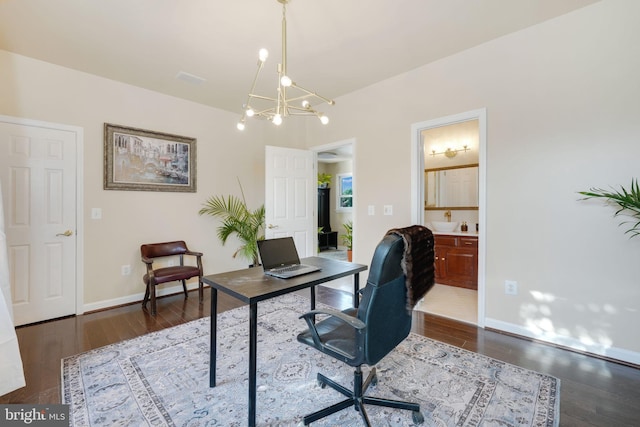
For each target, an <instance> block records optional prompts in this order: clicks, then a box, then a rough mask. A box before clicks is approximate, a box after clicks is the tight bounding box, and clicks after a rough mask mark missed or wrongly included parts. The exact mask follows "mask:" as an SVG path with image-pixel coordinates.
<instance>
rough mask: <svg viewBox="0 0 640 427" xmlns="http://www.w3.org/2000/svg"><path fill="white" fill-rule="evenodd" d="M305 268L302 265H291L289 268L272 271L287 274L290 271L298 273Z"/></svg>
mask: <svg viewBox="0 0 640 427" xmlns="http://www.w3.org/2000/svg"><path fill="white" fill-rule="evenodd" d="M301 268H304V267H303V266H302V265H290V266H288V267H281V268H274V269H273V270H272V271H274V272H276V273H286V272H288V271H296V270H300V269H301Z"/></svg>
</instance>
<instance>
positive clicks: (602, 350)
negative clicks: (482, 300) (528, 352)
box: [485, 318, 640, 368]
mask: <svg viewBox="0 0 640 427" xmlns="http://www.w3.org/2000/svg"><path fill="white" fill-rule="evenodd" d="M485 329H491V330H494V331H496V332H501V333H506V334H509V335H515V336H518V337H521V338H526V339H529V340H531V341H538V342H541V343H545V344H551V345H553V346H555V347H559V348H563V349H565V350H569V351H573V352H576V353H580V354H584V355H586V356H591V357H597V358H599V359H603V360H607V361H610V362H614V363H621V364H623V365H627V366H631V367H633V368H640V353H638V352H634V351H630V350H626V349H623V348H617V347H604V346H597V345H589V344H585V343H583V342H580V341H579V340H577V339H575V338H572V337H566V336H560V335H557V334H551V333H548V334H544V335H539V334H534V333H532V332H531V331H530V330H528V329H526V328H523V327H522V326H519V325H515V324H513V323H508V322H503V321H501V320H496V319H490V318H487V319H485Z"/></svg>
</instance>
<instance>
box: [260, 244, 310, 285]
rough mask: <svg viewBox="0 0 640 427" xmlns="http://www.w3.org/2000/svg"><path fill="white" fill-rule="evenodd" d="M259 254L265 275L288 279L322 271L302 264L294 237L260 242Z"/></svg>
mask: <svg viewBox="0 0 640 427" xmlns="http://www.w3.org/2000/svg"><path fill="white" fill-rule="evenodd" d="M258 252H259V253H260V260H261V261H262V268H263V269H264V273H265V274H268V275H269V276H275V277H280V278H282V279H288V278H290V277H296V276H300V275H302V274H307V273H312V272H314V271H318V270H320V267H316V266H313V265H305V264H300V258H299V257H298V251H297V250H296V245H295V243H294V242H293V238H292V237H281V238H278V239H266V240H258Z"/></svg>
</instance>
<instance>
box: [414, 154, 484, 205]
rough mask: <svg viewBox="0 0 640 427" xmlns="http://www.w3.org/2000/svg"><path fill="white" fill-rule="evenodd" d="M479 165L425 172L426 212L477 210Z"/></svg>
mask: <svg viewBox="0 0 640 427" xmlns="http://www.w3.org/2000/svg"><path fill="white" fill-rule="evenodd" d="M478 170H479V169H478V164H471V165H462V166H454V167H448V168H437V169H425V170H424V188H425V194H424V209H425V210H444V209H457V210H463V209H464V210H477V209H478Z"/></svg>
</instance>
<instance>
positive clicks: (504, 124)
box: [308, 0, 640, 363]
mask: <svg viewBox="0 0 640 427" xmlns="http://www.w3.org/2000/svg"><path fill="white" fill-rule="evenodd" d="M637 16H640V3H638V2H635V1H629V0H627V1H625V0H611V1H607V0H605V1H602V2H600V3H597V4H595V5H592V6H589V7H586V8H584V9H580V10H578V11H576V12H573V13H571V14H568V15H564V16H561V17H559V18H557V19H554V20H551V21H548V22H546V23H543V24H540V25H537V26H535V27H532V28H529V29H526V30H524V31H520V32H518V33H515V34H512V35H508V36H505V37H503V38H500V39H498V40H495V41H493V42H489V43H486V44H483V45H481V46H478V47H476V48H474V49H471V50H468V51H465V52H463V53H461V54H458V55H455V56H452V57H449V58H446V59H444V60H441V61H438V62H436V63H433V64H431V65H428V66H425V67H421V68H419V69H416V70H414V71H412V72H409V73H406V74H403V75H399V76H397V77H395V78H392V79H389V80H386V81H383V82H380V83H378V84H375V85H372V86H370V87H368V88H365V89H363V90H361V91H358V92H354V93H352V94H350V95H348V96H345V97H342V98H339V99H338V100H337V103H336V106H335V107H333V109H332V112H331V117H332V121H331V126H327V127H319V126H313V127H310V129H309V131H308V139H309V142H308V144H309V146H313V145H316V144H322V143H327V142H330V141H335V140H340V139H344V138H348V137H357V138H358V141H359V144H360V146H362V147H366V149H365V153H366V154H363V155H360V156H357V157H356V160H355V162H356V165H355V166H356V168H357V170H358V196H357V197H358V201H357V203H358V206H359V209H358V212H357V213H356V215H355V220H356V224H357V226H356V233H355V236H356V242H355V244H354V254H355V261H356V262H362V263H368V262H369V260H370V259H371V255H372V253H373V248H374V247H375V244H376V243H377V241H378V240H379V239H380V238H381V237H382V235H383V234H384V232H385V231H386V230H387V229H389V228H391V227H396V226H404V225H409V222H410V218H411V215H410V206H411V194H410V190H409V188H410V180H411V176H410V169H411V165H410V149H411V147H410V144H411V134H410V128H411V125H412V124H413V123H418V122H422V121H426V120H432V119H435V118H439V117H444V116H448V115H451V114H456V113H461V112H465V111H471V110H475V109H478V108H484V107H486V109H487V116H488V146H487V182H486V188H487V212H486V218H487V229H486V234H485V235H484V236H485V238H486V244H487V253H486V301H487V304H486V316H487V318H486V325H487V326H490V327H496V328H500V329H505V330H508V331H511V332H516V333H520V334H523V335H528V336H532V337H536V338H541V339H545V340H548V341H552V342H556V343H560V344H563V345H568V346H573V347H576V348H581V349H584V350H587V351H592V352H595V353H599V354H607V355H610V356H612V357H616V358H619V359H625V360H628V361H633V362H635V363H640V353H639V352H640V339H639V338H640V332H638V330H637V328H635V326H633V325H637V324H638V323H640V283H639V282H640V279H639V278H640V262H638V260H639V258H640V239H639V238H636V239H633V240H630V239H629V238H628V236H627V235H624V234H623V231H624V229H623V228H620V227H618V223H619V221H618V220H617V219H613V218H612V214H613V212H614V209H613V208H609V207H603V206H602V205H601V203H598V202H584V201H579V200H578V199H579V195H578V194H577V192H578V191H580V190H586V189H588V188H589V187H592V186H602V187H607V186H609V185H612V186H618V185H622V184H623V185H625V186H628V185H629V184H630V182H631V179H632V177H637V176H638V175H639V168H638V159H639V158H640V142H639V141H638V135H639V133H640V121H638V117H639V116H640V102H638V99H640V84H638V76H640V55H637V54H636V53H635V52H637V42H638V40H640V26H638V25H637V19H636V18H637ZM380 100H383V102H381V101H380ZM382 118H384V119H382ZM385 204H392V205H393V206H394V208H393V209H394V215H393V216H390V217H388V216H380V215H376V216H368V215H367V213H366V209H365V208H364V207H366V206H367V205H375V206H376V208H377V212H381V207H382V205H385ZM505 280H516V281H518V283H519V294H518V295H517V296H507V295H505V294H504V281H505Z"/></svg>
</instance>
